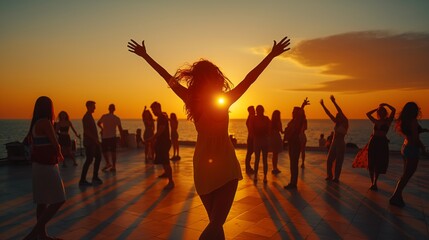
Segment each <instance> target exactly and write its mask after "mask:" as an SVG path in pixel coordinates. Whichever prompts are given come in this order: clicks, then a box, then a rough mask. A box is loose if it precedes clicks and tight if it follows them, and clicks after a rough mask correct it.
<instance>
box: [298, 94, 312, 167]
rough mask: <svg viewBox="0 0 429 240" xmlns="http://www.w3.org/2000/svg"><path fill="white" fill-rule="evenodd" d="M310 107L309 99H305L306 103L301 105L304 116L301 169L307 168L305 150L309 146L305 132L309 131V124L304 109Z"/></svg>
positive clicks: (301, 139)
mask: <svg viewBox="0 0 429 240" xmlns="http://www.w3.org/2000/svg"><path fill="white" fill-rule="evenodd" d="M307 105H310V101H309V100H308V98H305V99H304V101H303V102H302V104H301V109H302V114H303V116H302V117H303V124H302V127H301V130H300V133H299V142H300V143H301V160H302V163H301V168H305V148H306V145H307V135H305V130H307V127H308V123H307V116H306V115H305V110H304V107H305V106H307Z"/></svg>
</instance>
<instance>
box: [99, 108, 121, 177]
mask: <svg viewBox="0 0 429 240" xmlns="http://www.w3.org/2000/svg"><path fill="white" fill-rule="evenodd" d="M115 111H116V107H115V104H110V105H109V113H106V114H103V116H101V118H100V119H99V120H98V122H97V125H98V127H99V128H100V129H101V149H102V151H103V156H104V160H106V166H104V168H103V169H102V170H103V171H107V170H110V171H111V172H115V171H116V145H117V140H116V128H117V129H118V130H119V133H120V134H121V135H122V132H123V129H122V124H121V119H120V118H119V117H118V116H116V115H115ZM109 153H110V157H111V159H112V164H110V157H109Z"/></svg>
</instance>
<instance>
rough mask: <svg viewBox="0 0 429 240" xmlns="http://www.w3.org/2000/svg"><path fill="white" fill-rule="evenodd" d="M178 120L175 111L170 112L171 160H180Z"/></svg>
mask: <svg viewBox="0 0 429 240" xmlns="http://www.w3.org/2000/svg"><path fill="white" fill-rule="evenodd" d="M178 127H179V121H178V120H177V116H176V114H175V113H170V130H171V145H172V147H173V157H171V160H180V155H179V132H178V131H177V128H178Z"/></svg>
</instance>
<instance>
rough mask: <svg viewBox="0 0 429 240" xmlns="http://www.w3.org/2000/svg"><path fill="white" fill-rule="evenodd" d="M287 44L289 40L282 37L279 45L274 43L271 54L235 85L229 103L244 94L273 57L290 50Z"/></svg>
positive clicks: (230, 93)
mask: <svg viewBox="0 0 429 240" xmlns="http://www.w3.org/2000/svg"><path fill="white" fill-rule="evenodd" d="M289 44H290V39H288V37H284V38H283V39H282V40H281V41H280V42H279V43H277V42H276V41H274V43H273V48H272V49H271V52H270V53H269V54H268V55H267V56H266V57H265V58H264V59H263V60H262V61H261V62H260V63H259V64H258V65H257V66H256V67H255V68H254V69H252V71H250V72H249V73H248V74H247V75H246V77H245V78H244V79H243V80H242V81H241V82H240V83H239V84H238V85H237V87H235V88H234V89H233V90H231V91H230V92H229V98H230V101H231V103H233V102H235V101H237V99H239V98H240V97H241V96H242V95H243V94H244V93H245V92H246V90H247V89H248V88H249V87H250V85H252V83H254V82H255V81H256V79H257V78H258V77H259V75H261V73H262V72H263V71H264V70H265V68H266V67H267V66H268V65H269V64H270V63H271V61H272V60H273V59H274V58H275V57H277V56H279V55H280V54H282V53H284V52H286V51H288V50H289V49H290V48H288V46H289Z"/></svg>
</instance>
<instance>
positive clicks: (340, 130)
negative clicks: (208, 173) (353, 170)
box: [320, 95, 349, 183]
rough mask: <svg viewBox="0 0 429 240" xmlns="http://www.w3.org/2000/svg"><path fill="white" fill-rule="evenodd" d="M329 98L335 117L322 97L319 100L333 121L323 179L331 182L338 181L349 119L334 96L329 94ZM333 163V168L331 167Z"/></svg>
mask: <svg viewBox="0 0 429 240" xmlns="http://www.w3.org/2000/svg"><path fill="white" fill-rule="evenodd" d="M330 99H331V101H332V103H333V104H334V106H335V108H336V109H337V114H336V115H335V117H334V115H332V114H331V112H329V110H328V109H327V108H326V106H325V103H324V102H323V99H322V100H320V104H321V105H322V107H323V110H325V113H326V114H327V115H328V117H329V118H330V119H331V120H332V121H333V122H334V123H335V127H334V136H333V139H332V143H331V144H330V147H329V151H328V158H327V161H326V173H327V177H326V179H325V180H327V181H331V180H332V181H333V182H336V183H338V182H339V181H340V174H341V169H342V167H343V161H344V154H345V151H346V142H345V141H344V138H345V137H346V134H347V131H348V129H349V120H348V119H347V117H346V116H345V115H344V112H343V111H342V110H341V108H340V106H338V104H337V102H336V100H335V97H334V96H333V95H331V97H330ZM334 163H335V169H333V165H334Z"/></svg>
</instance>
